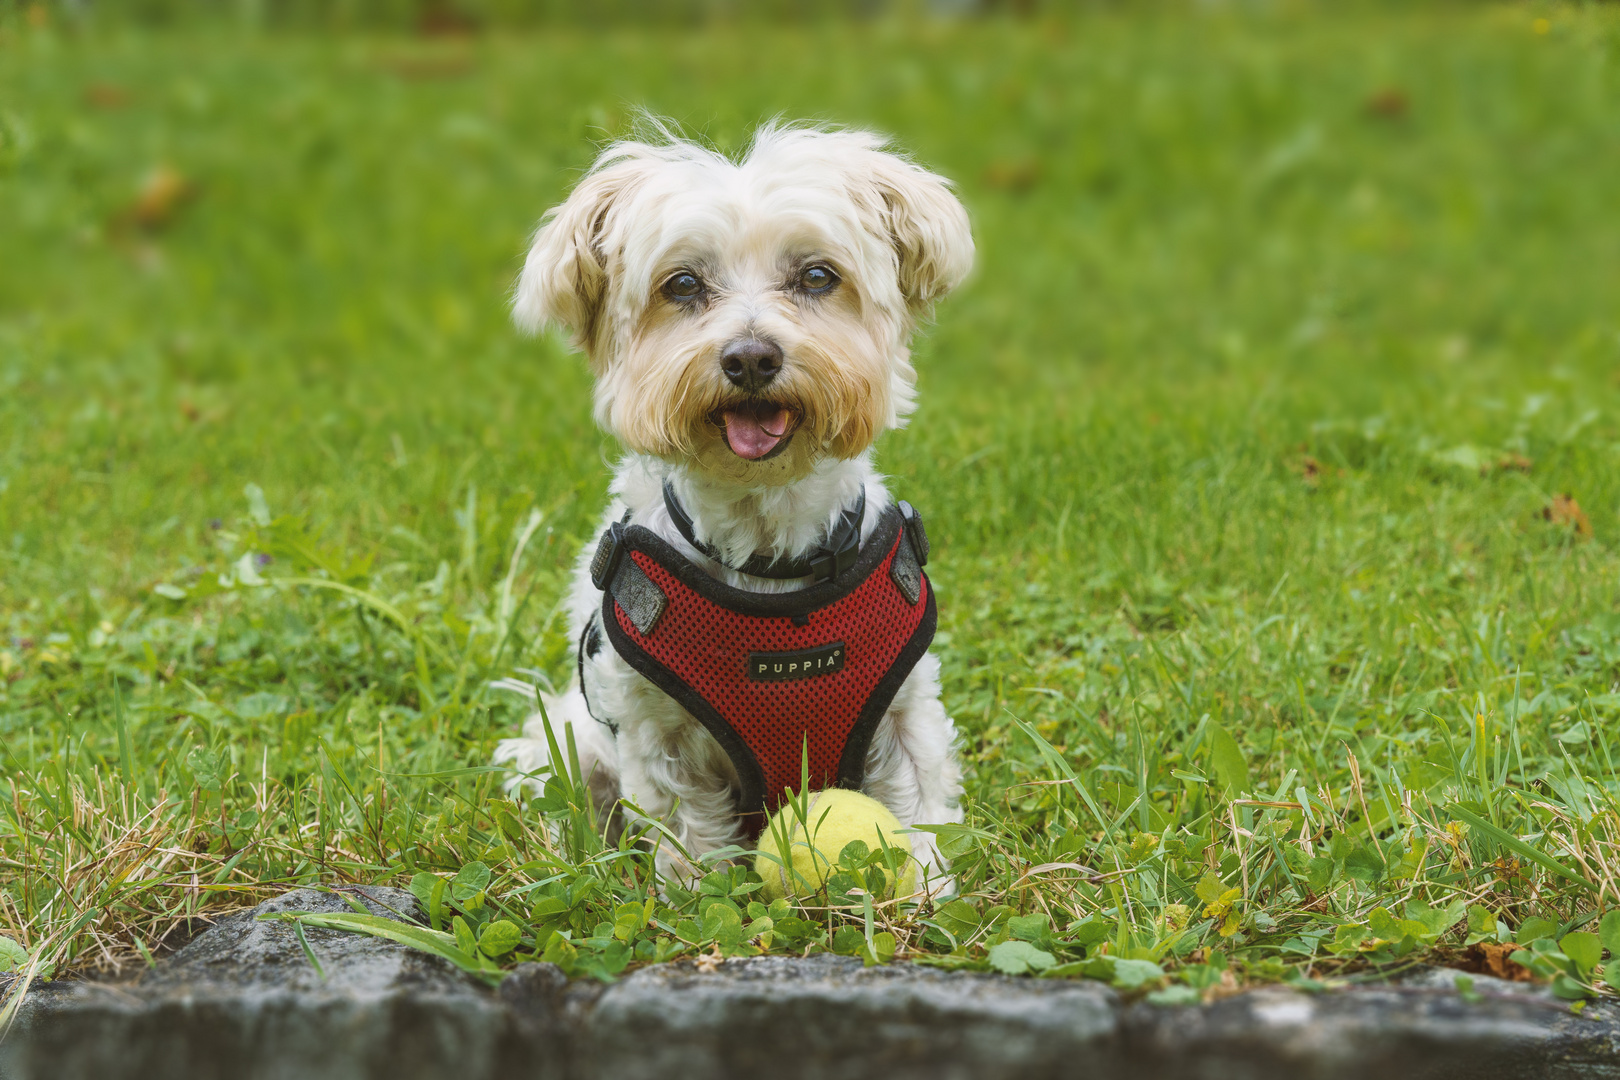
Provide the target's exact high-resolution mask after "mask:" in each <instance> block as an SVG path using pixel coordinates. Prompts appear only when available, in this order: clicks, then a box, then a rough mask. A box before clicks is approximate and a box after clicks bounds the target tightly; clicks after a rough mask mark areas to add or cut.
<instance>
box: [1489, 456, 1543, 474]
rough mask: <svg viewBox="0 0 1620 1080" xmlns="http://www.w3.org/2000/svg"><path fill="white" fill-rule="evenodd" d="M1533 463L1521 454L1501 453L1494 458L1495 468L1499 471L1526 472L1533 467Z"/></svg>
mask: <svg viewBox="0 0 1620 1080" xmlns="http://www.w3.org/2000/svg"><path fill="white" fill-rule="evenodd" d="M1535 464H1536V463H1535V462H1533V461H1531V460H1530V459H1529V458H1527V457H1525V456H1524V455H1523V454H1503V455H1502V456H1501V457H1499V458H1497V459H1496V468H1497V470H1498V471H1499V472H1522V473H1527V472H1529V471H1530V470H1531V469H1532V468H1534V467H1535Z"/></svg>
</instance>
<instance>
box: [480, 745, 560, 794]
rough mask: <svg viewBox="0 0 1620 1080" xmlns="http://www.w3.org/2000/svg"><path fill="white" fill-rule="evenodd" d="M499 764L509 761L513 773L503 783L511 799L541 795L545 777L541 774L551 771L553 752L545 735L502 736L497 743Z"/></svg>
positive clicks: (496, 750)
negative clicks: (539, 737) (526, 736)
mask: <svg viewBox="0 0 1620 1080" xmlns="http://www.w3.org/2000/svg"><path fill="white" fill-rule="evenodd" d="M492 763H493V764H495V765H506V766H509V767H510V768H511V770H512V774H511V775H510V776H508V777H507V778H506V780H505V781H504V782H503V783H502V784H501V788H502V790H503V791H505V792H506V797H507V798H509V799H517V800H523V799H532V798H538V797H539V795H540V794H541V792H542V791H543V789H544V788H545V780H544V778H543V777H541V776H539V775H537V774H538V773H540V772H542V771H545V772H547V773H549V772H550V768H549V766H550V764H551V755H550V754H549V753H548V751H547V749H546V744H545V741H544V740H543V739H527V738H523V739H502V740H501V741H500V743H499V744H497V745H496V747H495V757H494V758H493V759H492Z"/></svg>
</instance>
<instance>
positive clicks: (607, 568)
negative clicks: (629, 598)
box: [591, 521, 624, 591]
mask: <svg viewBox="0 0 1620 1080" xmlns="http://www.w3.org/2000/svg"><path fill="white" fill-rule="evenodd" d="M623 533H624V523H623V522H622V521H615V522H614V523H613V524H611V525H609V526H608V527H607V529H606V530H605V531H604V532H603V533H602V539H601V540H599V541H597V544H596V554H595V555H594V556H592V558H591V584H592V585H595V586H596V588H597V590H598V591H604V590H606V589H607V587H608V583H609V582H610V581H612V580H613V575H614V574H616V573H618V570H619V562H620V560H621V559H623V558H624V536H623Z"/></svg>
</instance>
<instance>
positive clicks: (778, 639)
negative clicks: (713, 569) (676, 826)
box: [591, 503, 935, 825]
mask: <svg viewBox="0 0 1620 1080" xmlns="http://www.w3.org/2000/svg"><path fill="white" fill-rule="evenodd" d="M927 558H928V541H927V538H926V536H925V535H924V533H923V531H922V522H921V520H920V519H919V518H918V517H917V515H916V512H915V511H913V510H912V509H911V507H910V506H909V505H907V504H906V503H900V504H899V505H898V506H895V507H891V508H890V509H889V510H888V511H886V512H885V513H884V515H883V517H882V518H881V519H880V520H879V522H878V525H877V528H876V529H874V530H873V532H872V535H871V536H870V537H869V538H868V539H867V541H866V543H865V544H864V545H863V546H862V548H861V550H860V553H859V555H858V556H857V557H856V559H855V562H854V564H853V565H851V566H849V567H848V568H847V569H846V570H844V572H843V573H841V574H838V575H837V576H836V577H834V578H833V579H832V580H830V581H825V582H821V583H818V584H815V585H811V586H809V587H807V588H804V589H799V590H795V591H793V592H787V593H755V592H746V591H744V590H742V589H736V588H733V587H731V586H730V585H727V584H725V583H724V582H720V581H716V580H715V579H714V578H712V577H710V576H709V575H708V574H707V573H705V572H704V571H703V570H702V569H700V568H699V567H698V566H696V565H695V564H694V563H692V562H691V560H689V559H688V558H686V556H684V555H682V554H681V553H680V552H679V551H677V550H676V549H675V548H674V547H672V546H671V545H670V544H668V543H666V542H665V541H664V540H663V539H661V538H660V537H659V536H657V535H656V534H655V533H653V532H652V531H650V530H648V529H646V528H643V527H642V526H640V525H625V524H623V523H615V524H614V525H613V526H611V527H610V528H609V529H608V531H607V532H606V533H604V534H603V535H602V542H601V544H600V545H599V546H598V548H597V553H596V559H595V561H594V562H593V564H592V567H591V570H592V578H593V579H594V580H595V581H596V583H597V587H598V588H600V589H602V590H603V595H602V625H603V626H604V627H605V628H606V630H607V636H608V640H609V641H611V642H612V643H613V647H614V648H615V649H616V650H618V653H619V655H620V656H622V657H624V659H625V661H626V662H627V663H629V664H630V666H631V667H633V668H635V669H636V670H637V671H639V672H640V673H641V674H642V675H645V676H646V677H647V678H648V679H649V680H651V681H652V682H653V683H654V684H655V685H657V686H658V687H659V688H660V689H662V690H663V691H664V692H665V693H667V694H668V695H669V696H670V697H672V698H674V699H675V700H676V701H677V702H679V703H680V704H681V705H682V706H683V707H684V708H685V709H686V710H687V711H688V712H690V713H691V714H692V715H693V716H695V717H697V719H698V720H699V721H700V722H701V723H702V724H703V726H704V727H706V728H707V729H708V730H709V732H710V733H711V734H712V735H713V736H714V737H715V739H716V741H718V742H719V743H720V745H721V746H722V747H723V748H724V749H725V751H726V754H727V755H728V756H729V757H730V758H731V760H732V762H733V764H734V765H735V766H736V768H737V776H738V779H739V781H740V782H741V785H742V796H741V800H740V803H741V805H740V807H739V809H740V811H741V812H742V813H743V814H745V815H746V814H755V815H758V814H761V813H762V812H764V811H770V812H774V811H775V810H776V809H777V807H778V806H780V805H781V802H782V799H783V796H784V794H785V792H786V791H787V789H788V788H790V787H792V788H795V789H796V788H799V787H800V786H802V776H803V773H804V762H803V757H804V752H805V750H806V748H807V747H808V751H809V762H808V767H809V779H810V787H811V789H812V790H815V789H819V788H824V787H831V786H839V787H847V788H859V787H860V783H861V777H862V774H863V773H864V772H865V768H866V753H867V749H868V747H870V745H871V742H872V735H873V733H874V732H875V731H876V730H877V725H878V721H879V720H881V719H882V718H883V714H884V713H885V712H886V711H887V710H888V707H889V703H890V702H892V701H893V700H894V695H895V694H896V693H897V692H898V691H899V689H900V685H901V683H903V682H904V681H905V679H906V676H907V675H909V674H910V673H911V669H912V667H913V666H915V665H916V663H917V661H918V660H919V659H920V658H921V657H922V655H923V653H924V652H926V651H927V649H928V644H929V642H930V641H932V640H933V637H934V624H935V611H934V591H933V588H932V587H931V586H930V585H929V583H928V577H927V575H925V574H924V573H923V570H922V567H923V565H924V564H925V563H926V562H927ZM756 824H760V825H762V824H763V821H762V820H759V821H756Z"/></svg>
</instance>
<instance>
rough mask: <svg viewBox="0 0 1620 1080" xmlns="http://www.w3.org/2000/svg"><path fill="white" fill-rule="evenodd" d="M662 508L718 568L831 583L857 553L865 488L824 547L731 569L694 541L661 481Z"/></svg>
mask: <svg viewBox="0 0 1620 1080" xmlns="http://www.w3.org/2000/svg"><path fill="white" fill-rule="evenodd" d="M664 507H665V508H666V509H667V510H668V511H669V516H670V520H672V521H673V522H675V527H676V528H677V529H679V530H680V533H681V535H682V536H684V537H685V538H686V542H687V543H688V544H691V545H692V546H693V547H694V548H696V549H697V550H698V551H701V552H702V553H703V554H704V555H706V556H708V557H709V558H711V559H713V560H714V561H715V562H717V563H719V564H720V565H721V566H725V567H728V568H729V569H732V570H735V571H737V572H738V573H740V574H747V575H748V576H749V577H762V578H775V579H776V580H779V581H783V580H789V579H792V578H802V577H814V578H815V579H816V580H817V581H831V580H832V579H833V578H835V577H837V576H838V575H839V574H842V573H843V572H844V571H845V570H848V569H849V568H850V567H851V566H853V565H854V564H855V556H856V555H857V554H859V552H860V547H861V522H862V521H864V520H865V518H866V485H865V484H862V485H861V493H860V497H859V498H857V499H856V500H855V505H854V506H853V507H847V508H845V509H844V511H843V512H842V513H840V514H839V515H838V524H837V525H835V526H833V530H832V532H831V533H829V534H828V535H827V540H826V542H825V543H823V544H821V545H820V546H818V547H815V548H812V549H811V550H810V552H809V553H808V554H805V555H801V556H799V557H798V558H796V559H789V558H775V559H772V558H768V557H766V556H764V555H753V556H751V557H750V558H749V560H748V561H747V562H745V563H743V564H742V565H741V566H731V564H729V563H727V562H726V561H725V560H724V559H722V558H721V557H720V553H719V552H718V551H716V550H715V549H714V548H713V547H711V546H710V545H708V544H705V543H702V542H700V541H699V540H698V538H697V534H696V533H694V532H693V531H692V516H691V515H690V514H688V513H687V512H686V508H685V507H683V506H682V505H681V500H679V499H677V498H676V497H675V488H674V487H673V486H672V485H671V484H670V482H669V481H668V480H665V481H664Z"/></svg>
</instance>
